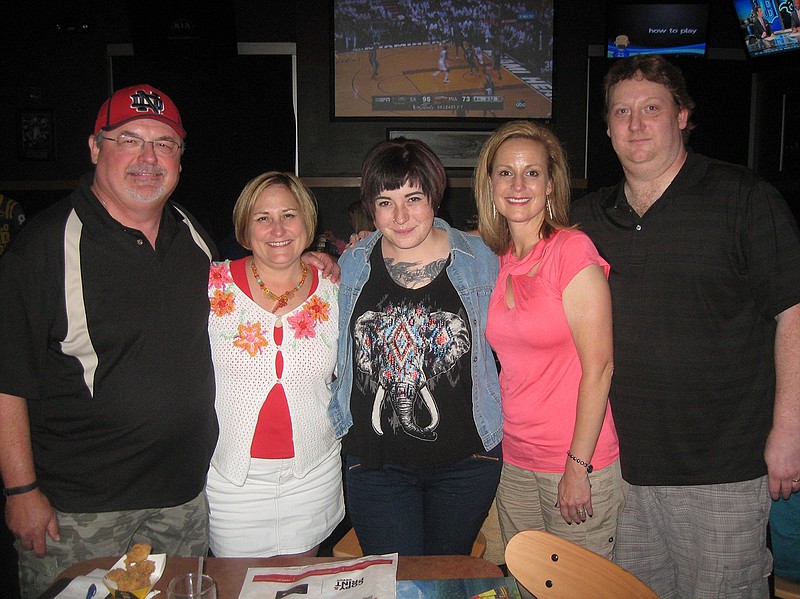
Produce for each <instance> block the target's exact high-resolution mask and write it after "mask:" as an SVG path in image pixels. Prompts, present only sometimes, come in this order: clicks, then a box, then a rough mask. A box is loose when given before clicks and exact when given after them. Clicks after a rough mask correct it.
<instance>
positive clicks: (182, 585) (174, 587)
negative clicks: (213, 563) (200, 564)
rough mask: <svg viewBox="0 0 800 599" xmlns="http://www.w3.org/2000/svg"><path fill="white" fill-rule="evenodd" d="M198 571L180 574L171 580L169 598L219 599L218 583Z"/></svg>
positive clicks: (168, 587)
mask: <svg viewBox="0 0 800 599" xmlns="http://www.w3.org/2000/svg"><path fill="white" fill-rule="evenodd" d="M199 578H200V580H198V576H197V573H196V572H192V573H189V574H180V575H178V576H176V577H175V578H173V579H172V580H170V581H169V585H168V586H167V599H217V585H216V584H214V579H213V578H211V577H210V576H208V575H206V574H203V575H202V576H201V577H199Z"/></svg>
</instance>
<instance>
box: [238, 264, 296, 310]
mask: <svg viewBox="0 0 800 599" xmlns="http://www.w3.org/2000/svg"><path fill="white" fill-rule="evenodd" d="M300 268H302V269H303V277H302V278H301V279H300V282H299V283H298V284H297V286H296V287H293V288H292V289H289V291H284V292H283V293H282V294H281V295H275V294H274V293H272V292H271V291H270V290H269V289H267V286H266V285H264V281H262V280H261V275H259V274H258V269H257V268H256V261H255V259H253V258H251V259H250V269H251V270H252V271H253V276H254V277H255V278H256V283H258V286H259V287H261V291H263V292H264V293H266V294H267V297H269V298H271V299H274V300H275V301H276V302H278V303H277V304H276V305H275V307H274V308H273V309H272V311H273V312H274V311H275V310H280V309H281V308H283V307H284V306H285V305H286V304H288V303H289V300H290V299H292V296H294V294H295V293H297V291H298V290H299V289H300V288H301V287H302V286H303V283H305V282H306V275H307V274H308V267H307V266H306V265H305V262H303V261H302V260H300Z"/></svg>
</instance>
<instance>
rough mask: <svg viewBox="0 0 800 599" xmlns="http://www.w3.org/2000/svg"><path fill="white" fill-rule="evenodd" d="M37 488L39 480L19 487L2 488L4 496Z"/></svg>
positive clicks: (19, 493) (20, 493)
mask: <svg viewBox="0 0 800 599" xmlns="http://www.w3.org/2000/svg"><path fill="white" fill-rule="evenodd" d="M38 488H39V482H38V481H33V482H32V483H31V484H29V485H22V486H21V487H9V488H7V489H6V488H4V489H3V495H5V496H6V497H11V496H12V495H22V494H23V493H28V492H30V491H33V490H34V489H38Z"/></svg>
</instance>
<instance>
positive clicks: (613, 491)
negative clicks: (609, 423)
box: [496, 460, 628, 559]
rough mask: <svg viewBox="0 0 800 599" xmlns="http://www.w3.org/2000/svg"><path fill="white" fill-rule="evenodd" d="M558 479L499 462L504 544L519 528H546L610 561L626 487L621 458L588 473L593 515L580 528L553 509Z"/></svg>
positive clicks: (500, 504) (501, 520) (499, 506)
mask: <svg viewBox="0 0 800 599" xmlns="http://www.w3.org/2000/svg"><path fill="white" fill-rule="evenodd" d="M561 477H562V474H560V473H553V472H532V471H530V470H525V469H524V468H520V467H518V466H512V465H511V464H507V463H504V464H503V473H502V475H501V477H500V486H499V487H498V488H497V500H496V504H497V514H498V518H499V520H500V532H501V534H502V536H503V543H504V544H507V543H508V541H509V540H510V539H511V537H513V536H514V535H515V534H517V533H518V532H520V531H523V530H546V531H548V532H551V533H553V534H555V535H558V536H559V537H562V538H564V539H567V540H569V541H572V542H573V543H577V544H578V545H581V546H582V547H585V548H587V549H589V550H591V551H594V552H595V553H597V554H599V555H602V556H603V557H605V558H607V559H612V557H613V555H614V544H615V539H616V534H617V520H618V518H619V516H620V514H621V513H622V508H623V506H624V505H625V495H626V492H627V487H628V485H627V483H626V482H625V481H624V480H622V474H621V473H620V468H619V460H617V461H615V462H612V463H611V464H609V465H608V466H606V467H605V468H602V469H600V470H595V471H594V472H592V473H591V474H590V475H589V482H590V483H591V485H592V509H593V511H594V515H593V516H592V517H591V518H587V519H586V521H585V522H583V523H581V524H567V523H566V522H565V521H564V518H562V517H561V511H560V510H559V509H558V508H557V507H555V505H556V500H557V498H558V483H559V481H560V480H561Z"/></svg>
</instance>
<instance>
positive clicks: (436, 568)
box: [45, 555, 503, 599]
mask: <svg viewBox="0 0 800 599" xmlns="http://www.w3.org/2000/svg"><path fill="white" fill-rule="evenodd" d="M117 559H118V557H99V558H94V559H89V560H86V561H82V562H79V563H77V564H75V565H74V566H71V567H69V568H67V569H66V570H64V571H63V572H62V573H61V574H59V575H58V578H57V579H56V582H54V583H53V586H52V587H51V589H50V591H52V590H54V589H56V588H58V587H60V589H63V588H64V586H66V584H68V581H69V580H72V579H73V578H75V577H76V576H83V575H86V574H88V573H89V572H91V571H92V570H94V569H96V568H100V569H103V570H108V569H109V568H110V567H111V566H113V565H114V564H115V563H116V561H117ZM342 559H346V558H342ZM342 559H340V558H335V557H304V558H292V557H261V558H259V557H210V558H208V559H206V560H205V568H204V570H205V573H206V574H208V575H209V576H211V578H213V579H214V580H215V581H216V583H217V599H237V598H238V597H239V591H241V589H242V584H243V583H244V578H245V575H246V574H247V569H248V568H265V567H283V566H305V565H309V564H319V563H324V562H332V561H342ZM196 570H197V559H196V558H189V557H168V558H167V566H166V568H165V569H164V574H163V575H162V576H161V579H160V580H159V581H158V583H157V584H156V586H155V588H156V589H158V590H160V591H162V593H163V595H162V597H166V596H167V584H168V583H169V581H170V580H171V579H172V578H173V577H175V576H177V575H178V574H184V573H186V572H194V571H196ZM500 576H503V573H502V571H501V570H500V568H498V567H497V566H496V565H495V564H493V563H492V562H489V561H487V560H485V559H482V558H479V557H471V556H468V555H436V556H414V557H411V556H400V557H399V558H398V560H397V579H398V580H439V579H447V578H497V577H500ZM59 581H63V582H62V583H61V584H59ZM60 589H59V590H60ZM45 596H54V594H51V593H50V592H48V593H47V594H46V595H45ZM98 597H102V595H98Z"/></svg>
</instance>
